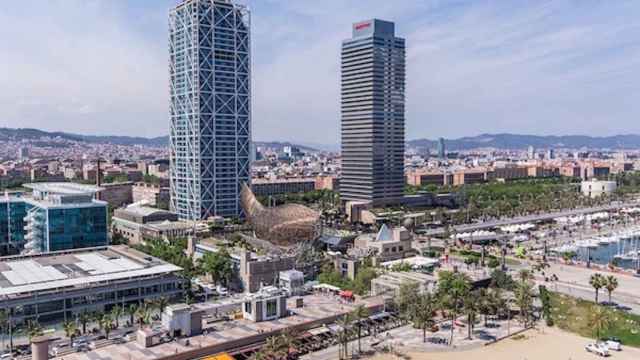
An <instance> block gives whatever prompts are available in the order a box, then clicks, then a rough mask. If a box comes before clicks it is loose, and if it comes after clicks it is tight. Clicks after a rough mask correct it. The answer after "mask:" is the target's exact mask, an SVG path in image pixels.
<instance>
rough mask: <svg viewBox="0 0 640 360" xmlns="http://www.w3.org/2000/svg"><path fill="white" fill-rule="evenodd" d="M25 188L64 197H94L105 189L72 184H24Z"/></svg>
mask: <svg viewBox="0 0 640 360" xmlns="http://www.w3.org/2000/svg"><path fill="white" fill-rule="evenodd" d="M23 186H24V187H26V188H29V189H32V190H34V191H40V192H46V193H50V194H62V195H93V194H95V193H97V192H99V191H102V190H103V188H100V187H97V186H93V185H85V184H76V183H70V182H42V183H30V184H24V185H23Z"/></svg>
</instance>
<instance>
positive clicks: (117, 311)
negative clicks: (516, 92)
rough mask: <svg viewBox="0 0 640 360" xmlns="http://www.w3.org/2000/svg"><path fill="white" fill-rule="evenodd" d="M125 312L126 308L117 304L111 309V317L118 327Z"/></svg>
mask: <svg viewBox="0 0 640 360" xmlns="http://www.w3.org/2000/svg"><path fill="white" fill-rule="evenodd" d="M123 314H124V309H123V308H122V307H120V306H117V305H116V306H114V307H113V309H111V317H112V318H113V320H114V321H115V323H116V329H117V328H119V327H120V317H122V315H123Z"/></svg>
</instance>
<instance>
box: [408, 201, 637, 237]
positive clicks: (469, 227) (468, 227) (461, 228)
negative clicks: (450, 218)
mask: <svg viewBox="0 0 640 360" xmlns="http://www.w3.org/2000/svg"><path fill="white" fill-rule="evenodd" d="M637 205H638V203H637V202H627V203H622V204H611V205H602V206H594V207H588V208H580V209H570V210H561V211H555V212H549V213H544V214H533V215H525V216H517V217H513V218H507V219H497V220H491V221H483V222H479V223H474V224H463V225H457V226H454V229H455V231H456V232H457V233H462V232H470V231H475V230H482V229H490V228H494V227H499V226H505V225H512V224H521V223H527V222H537V221H543V220H551V219H555V218H558V217H563V216H575V215H583V214H589V213H594V212H599V211H611V210H619V209H622V208H625V207H631V206H637ZM444 230H445V229H444V227H440V228H437V229H428V230H419V231H418V232H419V233H420V235H426V236H435V235H441V234H442V233H444Z"/></svg>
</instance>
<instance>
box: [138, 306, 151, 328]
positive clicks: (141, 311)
mask: <svg viewBox="0 0 640 360" xmlns="http://www.w3.org/2000/svg"><path fill="white" fill-rule="evenodd" d="M135 316H136V317H137V318H138V325H139V326H140V328H142V326H143V325H145V324H149V323H150V321H149V320H150V319H149V317H150V316H151V311H150V310H149V306H147V304H144V305H142V306H140V307H138V309H136V313H135Z"/></svg>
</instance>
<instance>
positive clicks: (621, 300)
mask: <svg viewBox="0 0 640 360" xmlns="http://www.w3.org/2000/svg"><path fill="white" fill-rule="evenodd" d="M545 273H546V274H547V276H550V275H551V274H555V275H556V276H557V277H558V279H559V281H555V282H545V281H544V279H542V278H541V277H537V278H536V282H537V283H538V285H546V286H547V287H548V288H549V289H550V290H553V291H556V290H557V291H558V292H560V293H563V294H566V295H570V296H573V297H578V298H581V299H585V300H589V301H593V300H594V297H595V292H594V290H593V287H591V285H590V284H589V279H590V277H591V275H593V274H595V273H600V274H602V275H605V276H607V275H613V276H615V278H616V279H617V280H618V284H619V285H618V288H617V289H616V290H615V291H614V292H613V294H612V297H611V299H612V300H613V301H614V302H616V303H618V304H621V305H626V306H628V307H630V308H631V309H632V310H631V312H633V313H634V314H639V315H640V277H636V276H633V275H630V274H624V273H610V272H608V271H603V270H595V269H587V268H584V267H578V266H568V265H562V264H554V263H551V264H550V267H549V268H548V269H545ZM599 300H600V301H603V300H608V294H607V292H606V290H604V289H601V290H600V296H599Z"/></svg>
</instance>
